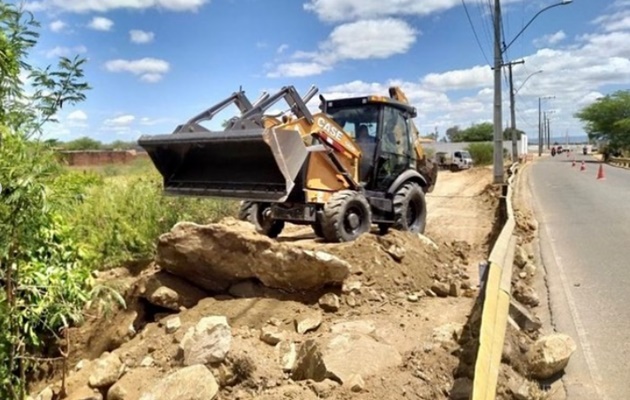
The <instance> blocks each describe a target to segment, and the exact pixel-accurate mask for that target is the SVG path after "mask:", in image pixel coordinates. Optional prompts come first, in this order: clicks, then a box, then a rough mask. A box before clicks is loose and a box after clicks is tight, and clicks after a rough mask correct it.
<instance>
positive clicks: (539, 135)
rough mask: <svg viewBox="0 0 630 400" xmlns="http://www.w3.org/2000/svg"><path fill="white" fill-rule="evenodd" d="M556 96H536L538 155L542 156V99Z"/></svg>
mask: <svg viewBox="0 0 630 400" xmlns="http://www.w3.org/2000/svg"><path fill="white" fill-rule="evenodd" d="M555 98H556V96H545V97H539V98H538V157H540V156H542V150H543V137H542V136H543V134H542V132H543V131H542V120H541V117H542V115H541V114H542V110H541V109H542V101H543V100H547V99H555Z"/></svg>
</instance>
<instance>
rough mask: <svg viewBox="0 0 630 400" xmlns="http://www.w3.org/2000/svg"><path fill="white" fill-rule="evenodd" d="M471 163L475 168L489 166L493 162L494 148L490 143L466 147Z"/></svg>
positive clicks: (472, 144) (473, 144)
mask: <svg viewBox="0 0 630 400" xmlns="http://www.w3.org/2000/svg"><path fill="white" fill-rule="evenodd" d="M466 150H468V152H469V153H470V156H471V157H472V159H473V163H474V164H475V165H477V166H481V165H490V164H492V161H493V154H494V146H493V144H492V143H488V142H485V143H471V144H469V145H468V146H466Z"/></svg>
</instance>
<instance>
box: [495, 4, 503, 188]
mask: <svg viewBox="0 0 630 400" xmlns="http://www.w3.org/2000/svg"><path fill="white" fill-rule="evenodd" d="M502 53H503V52H502V49H501V1H500V0H494V163H493V165H494V183H495V184H504V183H505V180H504V178H503V132H502V128H503V122H502V121H501V117H502V115H501V114H502V112H503V110H502V107H501V106H502V105H501V101H502V99H501V68H502V67H501V64H502V63H503V57H502Z"/></svg>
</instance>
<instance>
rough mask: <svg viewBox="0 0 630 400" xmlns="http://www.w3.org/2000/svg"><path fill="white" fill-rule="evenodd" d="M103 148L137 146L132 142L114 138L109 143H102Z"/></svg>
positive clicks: (117, 148)
mask: <svg viewBox="0 0 630 400" xmlns="http://www.w3.org/2000/svg"><path fill="white" fill-rule="evenodd" d="M103 147H104V148H108V149H112V150H131V149H134V148H136V147H137V145H136V143H134V142H125V141H124V140H114V141H113V142H111V143H110V144H107V145H103Z"/></svg>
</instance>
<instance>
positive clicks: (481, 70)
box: [423, 65, 493, 90]
mask: <svg viewBox="0 0 630 400" xmlns="http://www.w3.org/2000/svg"><path fill="white" fill-rule="evenodd" d="M492 79H493V73H492V70H491V69H490V67H488V66H487V65H486V66H481V65H478V66H475V67H472V68H469V69H462V70H454V71H448V72H444V73H432V74H428V75H426V76H425V77H424V79H423V83H424V84H426V85H427V86H428V87H433V88H435V89H438V90H454V89H474V88H478V87H482V86H487V85H488V84H491V83H492Z"/></svg>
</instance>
